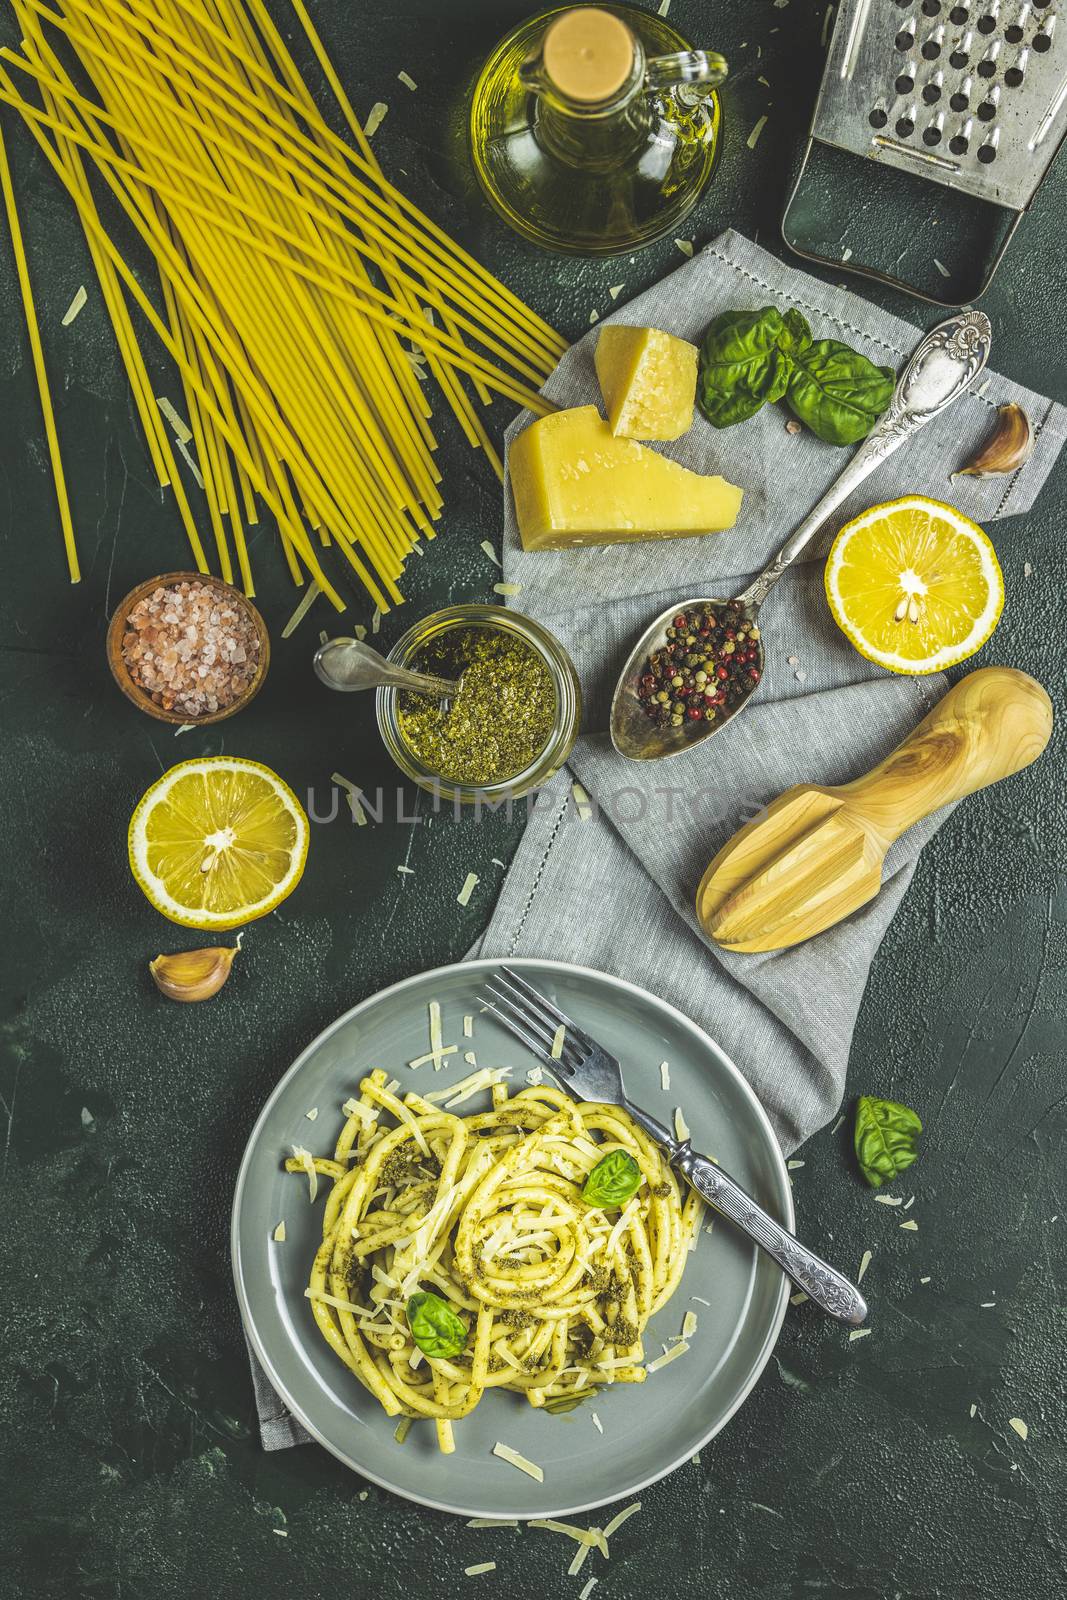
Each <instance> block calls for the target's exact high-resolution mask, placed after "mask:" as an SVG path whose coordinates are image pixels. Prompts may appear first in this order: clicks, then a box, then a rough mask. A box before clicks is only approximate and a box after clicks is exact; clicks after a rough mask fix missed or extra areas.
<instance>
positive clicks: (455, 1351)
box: [404, 1290, 468, 1360]
mask: <svg viewBox="0 0 1067 1600" xmlns="http://www.w3.org/2000/svg"><path fill="white" fill-rule="evenodd" d="M404 1309H405V1311H406V1312H407V1319H408V1327H409V1328H410V1329H411V1337H412V1338H413V1339H414V1341H415V1343H416V1344H417V1345H418V1347H419V1349H420V1350H421V1351H422V1353H423V1355H424V1356H436V1357H437V1358H438V1359H439V1360H447V1359H448V1358H449V1357H450V1356H458V1355H459V1353H460V1351H461V1350H462V1349H463V1346H464V1345H465V1344H466V1342H467V1334H468V1329H467V1327H466V1325H465V1323H463V1322H461V1321H460V1319H459V1317H457V1316H456V1313H455V1312H454V1311H453V1310H452V1307H451V1306H450V1305H449V1304H448V1301H447V1300H442V1299H441V1296H440V1295H439V1294H430V1293H428V1292H427V1291H424V1290H420V1291H419V1292H418V1293H417V1294H413V1295H412V1296H411V1298H410V1299H409V1300H408V1303H407V1305H406V1307H405V1308H404Z"/></svg>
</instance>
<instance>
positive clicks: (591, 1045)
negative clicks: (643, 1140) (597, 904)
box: [480, 966, 867, 1326]
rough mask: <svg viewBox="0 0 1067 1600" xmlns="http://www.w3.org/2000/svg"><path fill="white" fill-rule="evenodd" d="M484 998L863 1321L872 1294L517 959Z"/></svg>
mask: <svg viewBox="0 0 1067 1600" xmlns="http://www.w3.org/2000/svg"><path fill="white" fill-rule="evenodd" d="M480 998H481V999H482V1001H483V1002H484V1003H485V1004H486V1005H487V1006H488V1007H489V1009H490V1011H492V1012H493V1014H494V1015H495V1016H496V1017H497V1018H498V1019H499V1020H500V1021H501V1022H502V1023H503V1024H504V1026H505V1028H507V1029H508V1030H509V1031H510V1032H511V1033H513V1034H514V1035H515V1037H516V1038H517V1039H521V1040H522V1042H523V1044H524V1045H526V1047H527V1049H529V1050H532V1051H533V1053H534V1055H535V1056H537V1058H538V1059H539V1060H540V1061H542V1062H544V1064H545V1066H546V1067H547V1068H548V1069H549V1071H550V1072H551V1073H553V1074H554V1075H555V1076H556V1077H557V1078H558V1079H559V1080H560V1083H561V1084H562V1085H563V1087H564V1088H565V1089H566V1091H567V1093H568V1094H572V1095H574V1096H575V1097H576V1098H577V1099H579V1100H593V1101H596V1102H597V1103H598V1104H606V1105H616V1106H621V1107H622V1109H623V1110H624V1111H625V1112H627V1114H628V1115H629V1116H630V1117H632V1118H633V1120H634V1122H636V1123H637V1124H638V1126H639V1127H642V1128H643V1129H644V1130H645V1132H646V1133H647V1134H648V1135H649V1136H650V1137H651V1138H653V1139H655V1141H656V1143H657V1144H660V1145H662V1146H663V1148H664V1150H665V1151H666V1152H667V1159H668V1161H669V1162H670V1164H671V1165H672V1166H673V1167H675V1168H676V1169H677V1171H678V1172H680V1173H681V1174H682V1176H683V1177H684V1178H685V1179H686V1181H687V1182H688V1183H690V1184H691V1185H692V1186H693V1188H694V1189H695V1190H696V1192H697V1194H699V1195H700V1196H701V1198H702V1199H704V1200H707V1201H709V1202H710V1204H711V1205H713V1206H714V1207H715V1209H716V1210H717V1211H720V1212H722V1214H723V1216H725V1217H729V1219H730V1221H731V1222H734V1223H736V1224H737V1226H738V1227H739V1228H740V1229H741V1230H742V1232H743V1233H747V1234H748V1236H749V1238H750V1239H753V1240H755V1242H756V1244H758V1245H759V1246H760V1247H761V1249H763V1250H766V1252H767V1254H768V1255H769V1256H770V1257H771V1258H772V1260H774V1261H776V1262H777V1263H778V1265H779V1266H780V1267H781V1269H782V1271H783V1272H785V1273H786V1274H787V1275H788V1276H789V1277H790V1278H792V1279H793V1281H794V1283H797V1284H799V1285H800V1287H801V1288H802V1289H803V1290H804V1292H805V1294H806V1295H807V1296H808V1298H809V1299H810V1300H812V1301H814V1303H815V1304H816V1305H817V1306H821V1308H822V1309H823V1311H828V1312H829V1313H830V1315H831V1316H832V1317H838V1318H839V1319H840V1320H841V1321H842V1322H847V1323H850V1324H852V1325H853V1326H858V1325H859V1323H861V1322H863V1320H864V1319H865V1317H866V1315H867V1302H866V1301H865V1300H864V1298H863V1296H862V1295H861V1294H860V1292H859V1290H858V1289H857V1288H856V1286H855V1284H853V1283H850V1282H849V1280H848V1279H847V1278H846V1277H844V1276H843V1275H842V1274H841V1273H840V1272H838V1271H837V1269H836V1268H835V1267H831V1266H830V1265H828V1263H827V1262H825V1261H823V1260H821V1259H820V1257H819V1256H817V1255H816V1254H815V1253H814V1251H812V1250H809V1249H808V1248H807V1247H806V1246H805V1245H802V1244H801V1243H800V1241H799V1239H797V1238H796V1237H795V1236H794V1235H793V1234H791V1233H790V1232H789V1231H788V1229H786V1228H783V1227H782V1226H781V1225H780V1223H777V1222H775V1220H774V1218H773V1217H770V1216H768V1215H767V1213H766V1211H764V1210H763V1209H762V1207H760V1206H758V1205H757V1204H756V1202H755V1200H753V1198H752V1196H751V1195H750V1194H748V1193H746V1191H745V1190H744V1189H743V1188H742V1187H741V1185H740V1184H739V1183H737V1182H736V1181H735V1180H734V1179H733V1178H731V1177H730V1176H729V1174H728V1173H725V1172H723V1170H722V1168H721V1167H719V1166H717V1165H716V1163H715V1162H714V1161H711V1160H709V1158H708V1157H707V1156H702V1155H698V1154H697V1152H696V1151H695V1150H693V1149H692V1147H691V1145H690V1143H689V1140H688V1139H682V1140H679V1139H676V1138H675V1137H674V1135H673V1133H672V1132H671V1130H670V1129H669V1128H666V1127H664V1125H663V1124H662V1123H661V1122H657V1121H656V1118H655V1117H652V1116H649V1114H648V1112H647V1111H644V1110H642V1108H641V1107H640V1106H636V1105H634V1103H633V1101H632V1100H631V1099H630V1098H629V1097H628V1096H627V1093H626V1089H625V1087H624V1085H623V1081H622V1068H621V1066H620V1065H619V1062H618V1061H617V1060H616V1058H615V1057H614V1056H613V1055H609V1054H608V1052H607V1051H606V1050H605V1049H603V1048H602V1046H601V1045H599V1044H597V1042H596V1040H595V1039H591V1038H590V1037H589V1035H588V1034H587V1033H585V1032H584V1031H583V1030H582V1029H581V1028H580V1027H579V1026H578V1024H577V1023H576V1022H573V1021H572V1020H571V1018H570V1017H568V1016H567V1015H566V1014H565V1013H564V1012H562V1011H561V1010H560V1009H559V1007H558V1006H556V1005H554V1004H553V1003H552V1001H551V1000H549V999H547V998H546V996H545V995H543V994H542V993H541V992H540V990H539V989H535V988H534V987H533V986H532V984H529V983H527V982H526V980H525V978H520V976H519V974H518V973H517V972H514V971H512V969H511V968H510V967H505V966H501V968H500V972H499V974H493V976H491V977H489V978H487V979H486V992H485V993H483V994H482V995H481V997H480ZM560 1027H562V1028H564V1029H565V1030H566V1031H565V1033H564V1037H563V1044H562V1050H561V1053H560V1055H559V1057H558V1058H557V1057H556V1056H554V1055H553V1054H552V1046H553V1043H554V1041H555V1037H556V1032H557V1030H558V1029H559V1028H560Z"/></svg>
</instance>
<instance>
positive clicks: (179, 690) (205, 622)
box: [122, 579, 259, 720]
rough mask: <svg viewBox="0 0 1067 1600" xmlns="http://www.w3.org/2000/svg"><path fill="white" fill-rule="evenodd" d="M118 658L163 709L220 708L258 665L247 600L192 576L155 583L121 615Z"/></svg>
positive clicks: (200, 711) (190, 712) (200, 712)
mask: <svg viewBox="0 0 1067 1600" xmlns="http://www.w3.org/2000/svg"><path fill="white" fill-rule="evenodd" d="M122 659H123V660H124V662H125V663H126V670H127V671H128V672H129V674H130V677H131V678H132V680H133V682H134V683H135V684H137V686H138V687H139V688H141V689H144V690H145V691H146V693H147V694H149V695H150V696H151V697H152V699H153V700H154V701H155V703H156V705H157V706H162V707H163V709H164V711H177V712H179V713H180V714H181V715H182V716H184V717H188V718H189V719H190V720H192V719H193V718H195V717H204V716H209V715H211V713H212V712H215V711H225V710H226V709H227V708H228V707H229V706H232V705H233V703H234V701H235V700H239V699H240V698H241V696H242V695H243V694H244V693H245V692H246V690H247V689H248V688H249V687H250V686H251V684H252V683H253V681H254V680H255V676H256V673H257V672H258V671H259V639H258V637H257V635H256V629H255V625H254V623H253V621H252V617H251V615H250V613H249V611H248V609H247V607H245V606H243V605H241V603H240V602H239V601H237V600H230V599H229V598H227V597H226V596H224V595H220V594H219V593H218V591H217V590H215V589H211V588H209V587H208V585H207V584H205V583H201V582H200V581H199V580H197V579H194V580H193V581H192V582H184V583H176V584H172V585H170V586H168V587H164V586H163V585H162V584H161V585H160V586H159V588H158V589H153V591H152V593H151V594H149V595H146V596H145V597H144V599H143V600H139V601H138V602H137V604H136V605H135V606H134V608H133V610H132V611H131V612H130V614H129V616H128V617H127V618H126V632H125V634H124V636H123V640H122Z"/></svg>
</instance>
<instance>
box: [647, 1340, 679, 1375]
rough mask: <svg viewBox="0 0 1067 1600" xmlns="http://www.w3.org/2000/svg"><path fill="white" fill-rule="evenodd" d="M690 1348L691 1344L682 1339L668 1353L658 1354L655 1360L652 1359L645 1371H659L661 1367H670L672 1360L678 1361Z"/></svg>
mask: <svg viewBox="0 0 1067 1600" xmlns="http://www.w3.org/2000/svg"><path fill="white" fill-rule="evenodd" d="M688 1350H689V1346H688V1345H687V1344H686V1342H685V1340H684V1339H681V1340H679V1342H678V1343H677V1344H676V1345H673V1346H672V1347H671V1349H670V1350H668V1351H667V1353H666V1355H663V1356H657V1357H656V1359H655V1361H650V1362H649V1363H648V1366H647V1367H646V1368H645V1371H646V1372H658V1371H659V1370H660V1368H661V1367H669V1366H670V1364H671V1362H672V1361H677V1359H678V1357H679V1356H684V1355H685V1354H686V1353H687V1352H688Z"/></svg>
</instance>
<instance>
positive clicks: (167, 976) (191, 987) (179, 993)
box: [148, 936, 241, 1001]
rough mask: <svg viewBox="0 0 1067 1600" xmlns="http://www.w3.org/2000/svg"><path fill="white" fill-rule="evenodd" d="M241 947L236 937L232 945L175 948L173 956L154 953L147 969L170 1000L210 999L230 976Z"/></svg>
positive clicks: (158, 987) (159, 988)
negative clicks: (188, 948)
mask: <svg viewBox="0 0 1067 1600" xmlns="http://www.w3.org/2000/svg"><path fill="white" fill-rule="evenodd" d="M240 948H241V940H240V936H238V939H237V943H236V944H233V945H209V946H207V948H206V949H203V950H177V951H175V952H174V954H173V955H161V956H157V957H156V959H155V960H154V961H150V962H149V963H148V970H149V972H150V973H151V974H152V978H153V980H154V982H155V985H156V988H157V989H158V990H159V992H160V994H165V995H166V996H167V998H168V999H169V1000H184V1001H195V1000H210V999H211V996H212V995H213V994H218V992H219V990H220V989H221V988H222V986H223V984H224V983H225V982H226V979H227V978H228V977H229V976H230V968H231V967H232V966H233V958H234V956H235V955H236V954H237V952H238V950H240Z"/></svg>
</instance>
